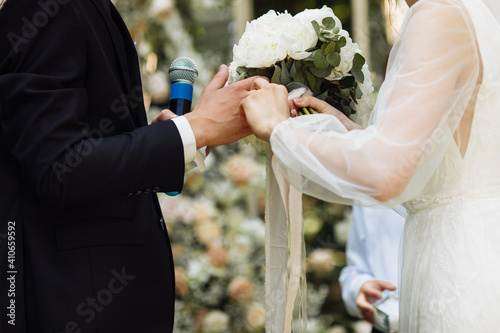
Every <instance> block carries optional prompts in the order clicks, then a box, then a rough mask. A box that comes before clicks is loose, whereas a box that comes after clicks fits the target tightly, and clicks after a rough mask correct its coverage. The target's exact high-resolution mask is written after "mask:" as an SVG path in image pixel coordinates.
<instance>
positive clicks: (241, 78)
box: [236, 72, 247, 81]
mask: <svg viewBox="0 0 500 333" xmlns="http://www.w3.org/2000/svg"><path fill="white" fill-rule="evenodd" d="M246 74H247V73H246V72H244V73H241V74H240V75H239V76H238V78H237V79H236V81H241V80H244V79H246V77H245V76H246Z"/></svg>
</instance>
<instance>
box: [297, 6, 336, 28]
mask: <svg viewBox="0 0 500 333" xmlns="http://www.w3.org/2000/svg"><path fill="white" fill-rule="evenodd" d="M325 17H333V19H334V20H335V26H336V27H339V29H342V23H341V22H340V20H339V19H338V17H337V16H335V14H334V13H333V10H332V9H331V8H330V7H327V6H326V5H325V6H323V8H321V9H305V10H304V11H302V12H300V13H298V14H297V15H295V16H294V18H296V19H298V20H299V21H301V22H302V23H304V24H306V25H309V26H312V25H311V22H312V21H316V22H318V23H319V24H321V22H322V21H323V19H324V18H325Z"/></svg>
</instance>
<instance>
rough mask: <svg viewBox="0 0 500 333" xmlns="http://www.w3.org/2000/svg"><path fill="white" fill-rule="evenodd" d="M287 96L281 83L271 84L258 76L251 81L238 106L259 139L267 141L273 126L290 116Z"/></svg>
mask: <svg viewBox="0 0 500 333" xmlns="http://www.w3.org/2000/svg"><path fill="white" fill-rule="evenodd" d="M287 96H288V92H287V91H286V88H285V87H284V86H282V85H277V84H271V83H269V82H267V81H266V80H264V79H260V78H259V79H256V80H255V81H254V82H253V85H252V89H251V90H250V91H249V92H248V95H247V97H246V98H245V99H243V101H241V104H240V108H242V109H243V111H244V112H245V116H246V119H247V122H248V125H249V126H250V128H251V129H252V131H253V133H254V134H255V135H256V136H257V137H258V138H259V139H262V140H265V141H267V142H269V138H270V137H271V133H272V131H273V129H274V127H276V125H278V124H279V123H280V122H282V121H284V120H286V119H287V118H288V117H289V116H290V110H289V105H288V100H287Z"/></svg>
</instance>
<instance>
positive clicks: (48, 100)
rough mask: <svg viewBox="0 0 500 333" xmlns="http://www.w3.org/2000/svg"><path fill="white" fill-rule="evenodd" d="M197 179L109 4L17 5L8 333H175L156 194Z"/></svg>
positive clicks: (7, 151) (4, 131) (10, 103)
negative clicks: (154, 111) (148, 100)
mask: <svg viewBox="0 0 500 333" xmlns="http://www.w3.org/2000/svg"><path fill="white" fill-rule="evenodd" d="M183 178H184V152H183V147H182V141H181V138H180V135H179V132H178V130H177V127H176V126H175V125H174V124H173V123H172V122H171V121H165V122H162V123H160V124H155V125H149V126H148V125H147V120H146V114H145V109H144V103H143V97H142V86H141V81H140V73H139V65H138V59H137V54H136V50H135V46H134V43H133V41H132V39H131V37H130V35H129V33H128V31H127V29H126V26H125V24H124V23H123V21H122V19H121V18H120V15H119V14H118V12H117V11H116V9H115V8H114V6H113V5H112V4H111V3H110V2H109V0H7V1H6V2H5V3H4V5H3V7H1V9H0V189H1V191H0V279H1V281H2V282H1V283H0V307H1V308H2V309H7V313H6V314H9V315H10V316H7V315H4V311H3V310H2V311H0V314H1V316H0V331H1V332H5V333H7V332H47V333H48V332H53V333H55V332H121V333H126V332H170V331H171V330H172V325H173V310H174V309H173V307H174V272H173V261H172V254H171V250H170V243H169V240H168V235H167V233H166V230H165V228H164V225H163V224H162V223H163V222H162V221H163V220H162V216H161V211H160V209H159V204H158V200H157V196H156V193H155V192H160V191H161V192H170V191H178V192H180V191H181V190H182V186H183ZM9 250H11V251H10V252H9ZM13 254H14V261H12V258H13V256H12V255H13ZM8 279H10V280H8ZM5 281H15V283H14V284H11V283H10V282H8V283H4V282H5ZM13 302H14V303H13ZM12 304H14V311H12ZM8 307H10V308H11V309H8ZM13 319H14V321H12V320H13ZM9 321H10V323H9ZM12 323H15V325H12Z"/></svg>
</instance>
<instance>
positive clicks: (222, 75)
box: [205, 65, 229, 91]
mask: <svg viewBox="0 0 500 333" xmlns="http://www.w3.org/2000/svg"><path fill="white" fill-rule="evenodd" d="M228 77H229V69H228V68H227V66H226V65H220V67H219V71H218V72H217V74H215V76H214V77H213V79H212V81H210V83H209V84H208V86H207V87H206V88H205V90H207V91H214V90H217V89H221V88H222V87H224V85H225V84H226V82H227V79H228Z"/></svg>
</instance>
